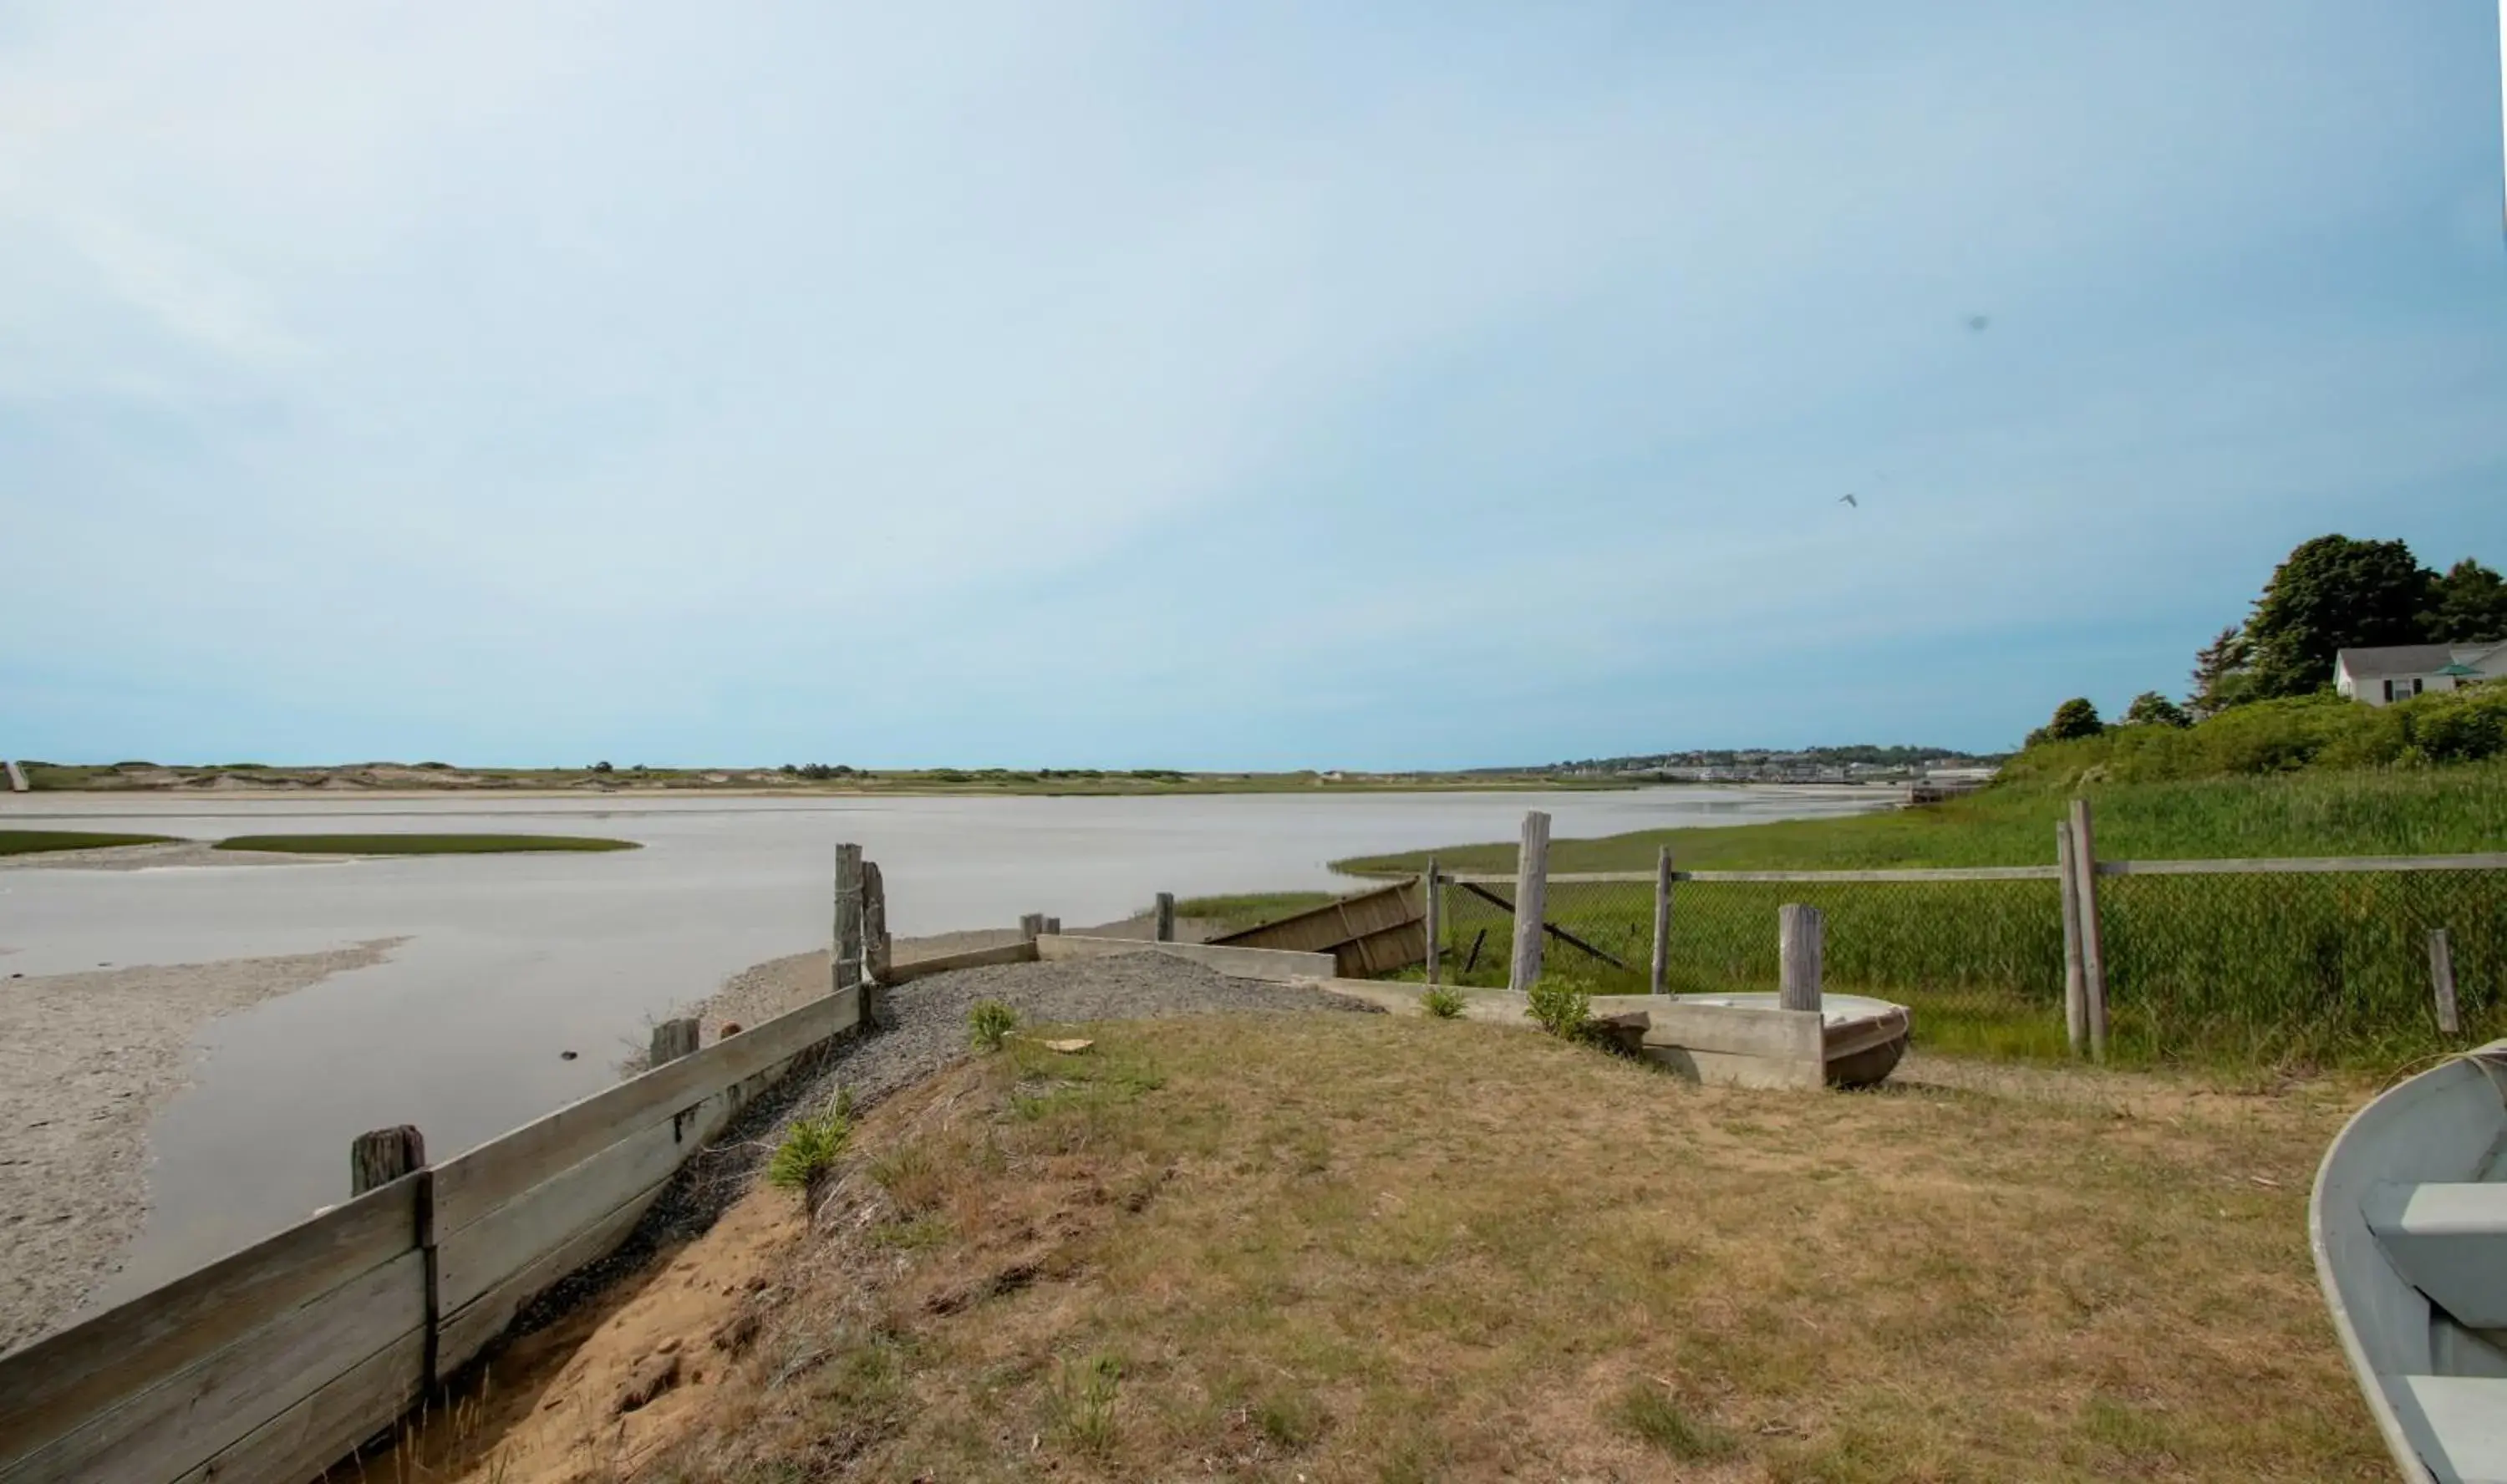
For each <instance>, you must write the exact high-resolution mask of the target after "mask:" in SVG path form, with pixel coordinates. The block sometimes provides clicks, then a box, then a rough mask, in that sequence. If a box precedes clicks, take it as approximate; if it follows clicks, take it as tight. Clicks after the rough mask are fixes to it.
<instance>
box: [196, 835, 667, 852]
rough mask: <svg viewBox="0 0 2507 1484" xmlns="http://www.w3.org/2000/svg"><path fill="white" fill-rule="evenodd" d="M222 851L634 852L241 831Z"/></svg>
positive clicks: (620, 843)
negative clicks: (243, 833) (244, 833)
mask: <svg viewBox="0 0 2507 1484" xmlns="http://www.w3.org/2000/svg"><path fill="white" fill-rule="evenodd" d="M218 849H219V850H221V851H275V852H278V853H281V854H289V855H503V854H512V853H517V852H522V851H633V850H636V849H638V847H637V846H636V843H635V842H634V841H632V840H601V839H597V838H595V837H592V836H589V835H237V836H236V837H235V838H234V839H232V840H221V841H219V842H218Z"/></svg>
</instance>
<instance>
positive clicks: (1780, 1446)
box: [473, 1017, 2386, 1484]
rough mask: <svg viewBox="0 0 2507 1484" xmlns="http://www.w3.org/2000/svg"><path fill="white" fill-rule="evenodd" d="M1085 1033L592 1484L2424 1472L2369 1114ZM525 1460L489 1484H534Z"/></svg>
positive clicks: (1398, 1031) (589, 1446)
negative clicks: (2368, 1277) (2343, 1232)
mask: <svg viewBox="0 0 2507 1484" xmlns="http://www.w3.org/2000/svg"><path fill="white" fill-rule="evenodd" d="M1087 1033H1089V1034H1092V1035H1094V1036H1096V1037H1097V1044H1096V1047H1095V1049H1094V1050H1093V1051H1091V1052H1089V1053H1086V1054H1084V1055H1079V1056H1065V1055H1058V1054H1055V1053H1052V1052H1049V1051H1046V1050H1044V1049H1042V1048H1041V1047H1039V1046H1037V1045H1035V1043H1034V1042H1033V1041H1026V1040H1019V1041H1013V1042H1012V1043H1011V1045H1010V1048H1009V1049H1008V1050H1006V1051H1004V1052H1003V1053H1001V1054H999V1055H998V1056H994V1057H991V1058H987V1059H983V1060H980V1061H978V1062H976V1063H974V1064H972V1065H970V1066H967V1067H965V1068H961V1069H959V1070H957V1071H954V1072H952V1073H950V1074H947V1075H944V1076H942V1077H939V1078H936V1079H934V1080H933V1081H931V1082H929V1083H926V1084H925V1085H923V1086H921V1087H919V1088H917V1089H914V1090H913V1091H911V1092H909V1093H907V1094H904V1095H902V1096H900V1097H898V1098H896V1099H894V1100H892V1101H890V1103H888V1104H884V1105H883V1106H881V1107H880V1108H878V1109H876V1110H875V1111H874V1112H873V1113H872V1114H871V1115H870V1116H868V1117H867V1118H866V1119H864V1120H863V1122H862V1123H861V1125H860V1126H859V1127H858V1129H857V1130H856V1134H855V1138H854V1146H853V1148H852V1151H851V1152H850V1153H849V1154H848V1155H847V1157H846V1158H845V1160H844V1161H843V1163H842V1164H841V1165H840V1166H839V1167H838V1169H837V1171H836V1172H835V1173H834V1175H833V1176H831V1177H830V1178H829V1179H828V1180H827V1181H826V1182H824V1183H822V1185H821V1186H820V1187H819V1188H818V1189H817V1191H816V1192H814V1195H813V1204H814V1207H815V1211H816V1216H815V1221H814V1223H813V1227H812V1230H811V1231H810V1232H809V1234H808V1236H807V1239H806V1240H803V1241H798V1242H796V1243H794V1244H793V1245H792V1246H791V1247H790V1248H789V1249H788V1255H787V1256H786V1257H784V1258H782V1259H781V1272H780V1274H779V1275H778V1277H777V1279H776V1281H775V1284H774V1285H772V1286H770V1287H768V1288H767V1290H766V1291H765V1292H763V1293H756V1294H749V1293H745V1292H744V1293H743V1294H742V1295H741V1296H739V1297H737V1298H726V1299H724V1300H722V1302H723V1303H725V1304H727V1305H739V1306H743V1307H745V1309H746V1310H747V1311H748V1314H749V1315H750V1316H751V1317H752V1318H751V1320H737V1321H735V1322H732V1323H729V1324H726V1325H724V1326H723V1327H722V1328H721V1329H720V1330H718V1331H717V1333H718V1334H723V1335H728V1336H730V1337H731V1340H732V1341H733V1342H734V1343H733V1344H732V1348H733V1350H735V1351H736V1352H737V1358H736V1359H732V1360H725V1361H721V1362H720V1363H719V1364H716V1365H715V1369H716V1371H717V1374H716V1375H715V1376H714V1377H713V1378H711V1379H710V1380H709V1382H708V1398H707V1400H706V1401H705V1403H704V1404H702V1405H693V1406H688V1407H685V1408H683V1409H680V1410H679V1411H677V1412H676V1413H675V1414H674V1415H675V1419H676V1420H675V1421H674V1422H673V1423H672V1427H671V1428H670V1429H669V1430H668V1432H667V1435H657V1434H653V1433H651V1432H649V1431H647V1432H644V1433H639V1434H638V1436H637V1441H636V1445H635V1446H634V1447H633V1448H632V1449H623V1450H604V1449H603V1448H601V1447H599V1446H597V1445H595V1443H594V1442H593V1440H592V1439H590V1438H586V1440H585V1443H584V1446H582V1447H581V1448H579V1449H577V1450H574V1452H575V1454H576V1456H575V1457H574V1458H573V1459H572V1460H571V1461H570V1463H569V1465H568V1469H569V1470H570V1474H571V1476H572V1477H577V1478H583V1479H595V1480H597V1479H605V1478H617V1477H631V1476H632V1477H635V1478H638V1479H649V1480H656V1481H679V1480H686V1481H694V1480H715V1479H727V1480H743V1481H758V1484H763V1481H801V1480H816V1479H828V1478H848V1479H850V1478H861V1479H893V1480H900V1481H901V1480H912V1479H933V1480H980V1479H1013V1478H1033V1477H1036V1476H1038V1475H1040V1474H1043V1473H1046V1472H1051V1473H1052V1474H1054V1475H1055V1476H1056V1477H1059V1478H1066V1479H1074V1480H1089V1479H1146V1478H1158V1479H1168V1478H1180V1477H1185V1476H1192V1477H1204V1476H1217V1477H1232V1478H1248V1479H1278V1480H1283V1481H1288V1480H1297V1479H1304V1480H1313V1481H1318V1484H1320V1481H1325V1480H1413V1479H1415V1480H1432V1479H1437V1480H1440V1479H1481V1478H1496V1477H1500V1476H1513V1477H1523V1478H1536V1479H1658V1478H1695V1479H1711V1480H1761V1479H1777V1480H1835V1481H1858V1480H1890V1479H1910V1480H1952V1479H1974V1480H2011V1479H2051V1478H2091V1477H2094V1478H2120V1477H2121V1478H2168V1479H2224V1480H2226V1479H2234V1480H2262V1479H2307V1480H2318V1479H2353V1478H2355V1479H2363V1480H2364V1479H2378V1478H2382V1477H2385V1476H2386V1472H2385V1470H2386V1466H2385V1464H2384V1462H2383V1458H2382V1455H2381V1453H2380V1450H2379V1448H2378V1446H2377V1443H2376V1441H2375V1437H2374V1433H2373V1430H2372V1429H2371V1428H2370V1425H2369V1423H2368V1420H2367V1417H2366V1414H2365V1411H2364V1409H2363V1408H2362V1406H2361V1404H2360V1402H2359V1400H2358V1397H2357V1395H2356V1394H2355V1393H2354V1391H2353V1390H2352V1387H2351V1383H2350V1381H2349V1378H2348V1376H2347V1374H2346V1372H2345V1371H2344V1370H2343V1366H2342V1363H2341V1360H2340V1358H2339V1357H2338V1355H2337V1353H2336V1350H2335V1347H2334V1343H2333V1340H2332V1336H2331V1333H2330V1330H2329V1327H2328V1324H2327V1321H2326V1320H2325V1318H2324V1315H2323V1312H2322V1306H2321V1304H2320V1302H2319V1300H2318V1298H2317V1295H2316V1292H2315V1286H2314V1282H2313V1277H2312V1274H2311V1270H2310V1268H2309V1264H2308V1260H2307V1247H2306V1219H2305V1210H2304V1203H2305V1199H2306V1193H2307V1182H2308V1179H2309V1176H2310V1175H2311V1172H2312V1170H2313V1167H2314V1163H2315V1160H2316V1158H2317V1156H2318V1155H2319V1153H2320V1152H2321V1150H2322V1149H2323V1146H2324V1143H2325V1141H2326V1140H2327V1139H2328V1138H2329V1137H2330V1135H2331V1133H2332V1131H2333V1130H2334V1128H2335V1127H2336V1126H2337V1124H2338V1122H2339V1120H2340V1117H2341V1115H2342V1113H2343V1110H2344V1107H2345V1105H2346V1104H2349V1103H2355V1102H2356V1101H2357V1097H2358V1093H2357V1091H2356V1090H2347V1091H2345V1090H2343V1089H2338V1088H2332V1087H2327V1086H2322V1085H2315V1086H2308V1087H2300V1088H2296V1089H2282V1090H2279V1091H2274V1092H2270V1093H2261V1094H2240V1093H2234V1092H2220V1091H2213V1090H2209V1089H2208V1087H2207V1085H2205V1084H2197V1083H2190V1082H2178V1081H2168V1080H2162V1079H2158V1078H2153V1077H2146V1076H2125V1075H2118V1076H2115V1077H2104V1076H2096V1075H2083V1074H2080V1073H2071V1074H2061V1073H2056V1074H2051V1075H2048V1076H2043V1077H2040V1076H2036V1075H2033V1074H2029V1073H2025V1072H2016V1071H2009V1070H1998V1071H1993V1072H1991V1073H1988V1074H1984V1075H1969V1076H1967V1077H1966V1078H1965V1079H1964V1080H1966V1081H1967V1083H1968V1084H1969V1085H1965V1086H1948V1085H1941V1084H1939V1083H1930V1084H1928V1083H1927V1082H1926V1081H1923V1080H1918V1081H1915V1082H1913V1083H1910V1084H1909V1085H1903V1086H1899V1087H1895V1088H1893V1089H1891V1090H1888V1091H1884V1092H1880V1093H1874V1094H1830V1095H1802V1094H1779V1093H1748V1092H1740V1091H1731V1090H1720V1089H1700V1088H1695V1087H1691V1086H1689V1085H1686V1084H1684V1083H1681V1082H1678V1081H1676V1080H1674V1079H1672V1078H1670V1077H1669V1076H1666V1075H1663V1074H1661V1073H1658V1072H1655V1071H1653V1070H1651V1069H1649V1068H1645V1067H1643V1066H1641V1065H1637V1064H1633V1063H1629V1062H1625V1061H1621V1060H1618V1059H1616V1058H1613V1057H1609V1056H1606V1055H1603V1054H1601V1053H1599V1052H1596V1051H1592V1050H1588V1049H1584V1048H1580V1047H1577V1046H1571V1045H1566V1044H1561V1043H1559V1042H1556V1041H1552V1040H1550V1039H1548V1038H1546V1037H1544V1036H1540V1035H1533V1034H1526V1033H1523V1032H1516V1031H1508V1030H1500V1029H1496V1028H1492V1027H1487V1026H1480V1025H1473V1024H1470V1023H1453V1022H1435V1021H1425V1020H1401V1019H1395V1018H1392V1017H1382V1018H1375V1017H1369V1018H1363V1019H1359V1018H1348V1017H1329V1018H1326V1017H1306V1018H1291V1017H1278V1018H1265V1019H1259V1020H1242V1019H1237V1020H1228V1019H1210V1020H1198V1021H1175V1022H1165V1023H1153V1024H1144V1025H1124V1026H1113V1027H1099V1028H1094V1029H1093V1030H1091V1031H1089V1032H1087ZM1913 1070H1914V1071H1915V1072H1916V1073H1917V1076H1918V1078H1921V1077H1922V1075H1923V1073H1924V1070H1925V1069H1924V1068H1913ZM1953 1070H1955V1068H1953ZM1954 1080H1955V1078H1954ZM756 1199H772V1200H777V1201H782V1202H787V1203H792V1204H793V1206H794V1207H795V1208H796V1214H795V1216H794V1217H793V1220H794V1222H795V1224H796V1225H797V1221H798V1217H797V1204H798V1199H797V1197H794V1196H791V1195H787V1194H784V1193H781V1192H766V1193H765V1194H764V1195H762V1196H761V1197H758V1198H756ZM703 1247H704V1244H702V1243H701V1244H699V1245H698V1248H697V1249H691V1250H690V1252H689V1253H687V1254H685V1256H684V1257H683V1258H682V1259H681V1260H680V1261H679V1262H678V1264H677V1265H676V1266H675V1267H674V1268H672V1271H674V1272H686V1271H688V1264H687V1261H686V1258H687V1257H698V1256H701V1254H702V1250H703ZM703 1278H704V1273H703V1270H702V1266H701V1265H700V1266H699V1267H698V1269H697V1271H696V1274H695V1277H694V1278H692V1279H690V1280H688V1281H690V1282H697V1281H701V1280H702V1279H703ZM721 1286H723V1287H735V1286H739V1285H731V1284H724V1285H721ZM689 1343H690V1344H691V1345H692V1346H697V1345H702V1344H703V1343H704V1341H703V1338H702V1337H701V1336H699V1337H692V1338H691V1340H690V1342H689ZM707 1354H708V1356H712V1357H719V1356H720V1352H719V1351H718V1350H715V1351H708V1352H707ZM709 1363H712V1362H709ZM518 1405H519V1406H520V1407H521V1408H522V1409H524V1410H525V1412H526V1413H527V1412H528V1411H530V1410H531V1409H532V1408H533V1407H534V1406H535V1405H538V1406H548V1407H554V1406H556V1405H557V1401H556V1400H555V1399H550V1400H547V1401H544V1402H543V1401H540V1400H539V1398H538V1396H537V1394H536V1393H533V1392H531V1391H529V1390H528V1389H527V1388H526V1389H525V1394H524V1396H523V1398H522V1399H521V1400H520V1401H519V1403H518ZM624 1425H625V1419H621V1420H620V1421H619V1422H618V1423H617V1424H616V1425H615V1426H616V1427H617V1428H618V1432H617V1436H619V1437H621V1438H623V1437H624V1436H625V1435H626V1433H625V1426H624ZM496 1445H497V1439H496V1438H495V1437H494V1436H492V1435H490V1436H486V1437H483V1438H481V1439H479V1440H478V1447H477V1450H476V1452H477V1455H478V1461H479V1463H480V1466H479V1467H478V1468H477V1469H475V1470H474V1471H473V1476H474V1477H478V1478H483V1479H503V1478H508V1477H513V1474H512V1473H511V1471H510V1467H509V1466H500V1465H498V1464H496V1463H495V1462H494V1455H495V1448H496ZM534 1472H535V1473H536V1472H537V1470H534ZM549 1476H550V1477H555V1476H556V1475H549Z"/></svg>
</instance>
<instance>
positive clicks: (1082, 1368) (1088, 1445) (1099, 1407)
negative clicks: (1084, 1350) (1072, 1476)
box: [1053, 1352, 1123, 1458]
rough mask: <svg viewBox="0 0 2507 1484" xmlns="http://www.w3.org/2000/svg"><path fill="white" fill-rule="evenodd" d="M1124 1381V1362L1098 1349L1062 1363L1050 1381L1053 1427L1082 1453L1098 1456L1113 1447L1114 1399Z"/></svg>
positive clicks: (1102, 1455) (1103, 1454) (1101, 1455)
mask: <svg viewBox="0 0 2507 1484" xmlns="http://www.w3.org/2000/svg"><path fill="white" fill-rule="evenodd" d="M1122 1384H1123V1362H1122V1360H1121V1359H1120V1358H1118V1357H1114V1356H1111V1355H1108V1354H1105V1353H1103V1352H1100V1353H1099V1354H1097V1355H1094V1356H1091V1357H1088V1358H1087V1359H1086V1360H1083V1361H1081V1362H1080V1363H1079V1364H1078V1365H1076V1366H1074V1365H1072V1363H1071V1362H1070V1360H1068V1359H1065V1360H1064V1361H1063V1362H1062V1370H1061V1374H1060V1375H1059V1376H1057V1377H1056V1378H1055V1380H1054V1384H1053V1413H1054V1418H1053V1422H1054V1429H1055V1430H1056V1431H1059V1432H1060V1433H1061V1434H1062V1435H1063V1436H1064V1437H1066V1438H1068V1439H1069V1440H1070V1441H1071V1443H1072V1445H1073V1446H1074V1447H1077V1448H1078V1449H1080V1450H1081V1451H1082V1452H1085V1453H1090V1454H1094V1455H1096V1456H1098V1457H1100V1458H1102V1457H1104V1456H1105V1455H1106V1454H1108V1453H1109V1452H1111V1451H1112V1450H1113V1447H1114V1438H1115V1427H1114V1398H1115V1394H1116V1393H1117V1392H1118V1391H1119V1390H1120V1389H1121V1387H1122Z"/></svg>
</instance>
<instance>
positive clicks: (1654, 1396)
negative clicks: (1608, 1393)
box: [1603, 1381, 1741, 1464]
mask: <svg viewBox="0 0 2507 1484" xmlns="http://www.w3.org/2000/svg"><path fill="white" fill-rule="evenodd" d="M1603 1417H1604V1420H1605V1421H1607V1422H1608V1423H1609V1424H1610V1425H1611V1426H1612V1427H1614V1428H1617V1430H1620V1431H1621V1432H1624V1433H1626V1434H1628V1435H1629V1436H1630V1437H1634V1438H1637V1439H1639V1440H1641V1441H1644V1442H1648V1443H1651V1444H1653V1446H1654V1447H1656V1448H1658V1449H1660V1450H1662V1451H1663V1452H1665V1453H1667V1454H1670V1455H1671V1456H1672V1457H1673V1458H1676V1459H1683V1460H1686V1461H1688V1462H1689V1463H1692V1464H1702V1463H1705V1462H1707V1461H1709V1460H1711V1459H1721V1458H1729V1457H1731V1456H1732V1455H1733V1454H1734V1453H1736V1452H1738V1451H1739V1450H1740V1447H1741V1444H1740V1440H1739V1439H1737V1438H1735V1437H1734V1436H1733V1435H1732V1434H1731V1433H1730V1432H1728V1431H1726V1430H1724V1429H1722V1428H1719V1427H1717V1426H1716V1425H1715V1424H1713V1423H1711V1422H1708V1421H1706V1420H1704V1419H1702V1418H1698V1417H1692V1416H1690V1415H1689V1413H1688V1412H1687V1411H1685V1410H1683V1409H1682V1407H1681V1405H1680V1403H1678V1402H1676V1401H1674V1400H1672V1399H1671V1397H1670V1396H1669V1395H1668V1394H1665V1393H1664V1392H1663V1390H1662V1389H1661V1388H1660V1387H1656V1386H1649V1385H1647V1384H1646V1383H1644V1382H1642V1381H1638V1382H1632V1383H1630V1384H1629V1386H1628V1387H1627V1389H1626V1390H1625V1391H1622V1392H1620V1393H1619V1394H1618V1395H1617V1396H1616V1397H1614V1398H1613V1399H1612V1401H1611V1404H1610V1407H1609V1408H1608V1410H1607V1411H1606V1412H1605V1413H1604V1414H1603Z"/></svg>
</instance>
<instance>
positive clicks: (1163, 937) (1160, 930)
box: [1155, 891, 1175, 943]
mask: <svg viewBox="0 0 2507 1484" xmlns="http://www.w3.org/2000/svg"><path fill="white" fill-rule="evenodd" d="M1155 937H1156V938H1157V940H1158V941H1159V942H1161V943H1172V942H1174V941H1175V893H1174V892H1172V891H1161V892H1159V893H1158V925H1157V932H1156V933H1155Z"/></svg>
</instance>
